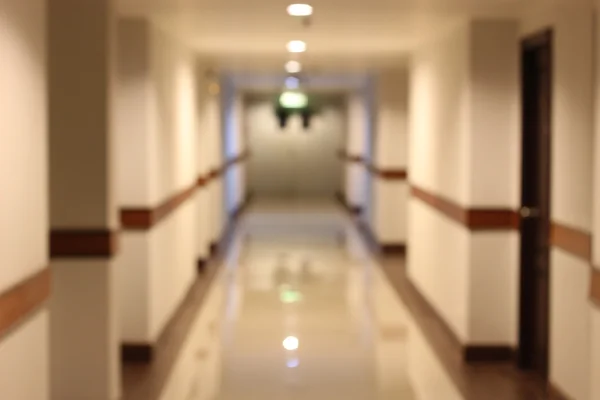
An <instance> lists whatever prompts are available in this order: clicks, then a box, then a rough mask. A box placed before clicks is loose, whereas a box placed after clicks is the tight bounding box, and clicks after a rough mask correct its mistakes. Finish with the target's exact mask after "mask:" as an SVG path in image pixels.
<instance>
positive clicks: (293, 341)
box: [283, 336, 300, 351]
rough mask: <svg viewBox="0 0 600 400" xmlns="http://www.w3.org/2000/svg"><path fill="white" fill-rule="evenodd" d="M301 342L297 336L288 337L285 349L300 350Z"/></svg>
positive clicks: (284, 344) (284, 343)
mask: <svg viewBox="0 0 600 400" xmlns="http://www.w3.org/2000/svg"><path fill="white" fill-rule="evenodd" d="M299 344H300V341H299V340H298V338H297V337H295V336H288V337H286V338H285V340H284V341H283V348H284V349H286V350H289V351H293V350H298V345H299Z"/></svg>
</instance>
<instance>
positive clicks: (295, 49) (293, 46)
mask: <svg viewBox="0 0 600 400" xmlns="http://www.w3.org/2000/svg"><path fill="white" fill-rule="evenodd" d="M287 49H288V51H289V52H290V53H303V52H305V51H306V43H304V42H303V41H302V40H292V41H290V42H288V44H287Z"/></svg>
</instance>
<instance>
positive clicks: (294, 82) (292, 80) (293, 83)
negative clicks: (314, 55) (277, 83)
mask: <svg viewBox="0 0 600 400" xmlns="http://www.w3.org/2000/svg"><path fill="white" fill-rule="evenodd" d="M299 86H300V79H298V78H296V77H295V76H288V77H287V78H285V87H286V88H288V89H298V87H299Z"/></svg>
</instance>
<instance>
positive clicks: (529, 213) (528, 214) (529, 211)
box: [519, 207, 540, 218]
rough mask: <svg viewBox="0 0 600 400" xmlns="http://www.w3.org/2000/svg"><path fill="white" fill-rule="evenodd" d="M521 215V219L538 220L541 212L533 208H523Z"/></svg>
mask: <svg viewBox="0 0 600 400" xmlns="http://www.w3.org/2000/svg"><path fill="white" fill-rule="evenodd" d="M519 214H520V215H521V218H537V217H539V216H540V210H538V209H537V208H533V207H521V210H520V211H519Z"/></svg>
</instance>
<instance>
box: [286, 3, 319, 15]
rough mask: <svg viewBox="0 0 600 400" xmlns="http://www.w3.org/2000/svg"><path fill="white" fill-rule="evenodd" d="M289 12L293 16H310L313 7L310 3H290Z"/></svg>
mask: <svg viewBox="0 0 600 400" xmlns="http://www.w3.org/2000/svg"><path fill="white" fill-rule="evenodd" d="M287 12H288V14H290V15H291V16H293V17H308V16H309V15H312V12H313V8H312V7H311V6H309V5H308V4H290V5H289V6H288V8H287Z"/></svg>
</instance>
